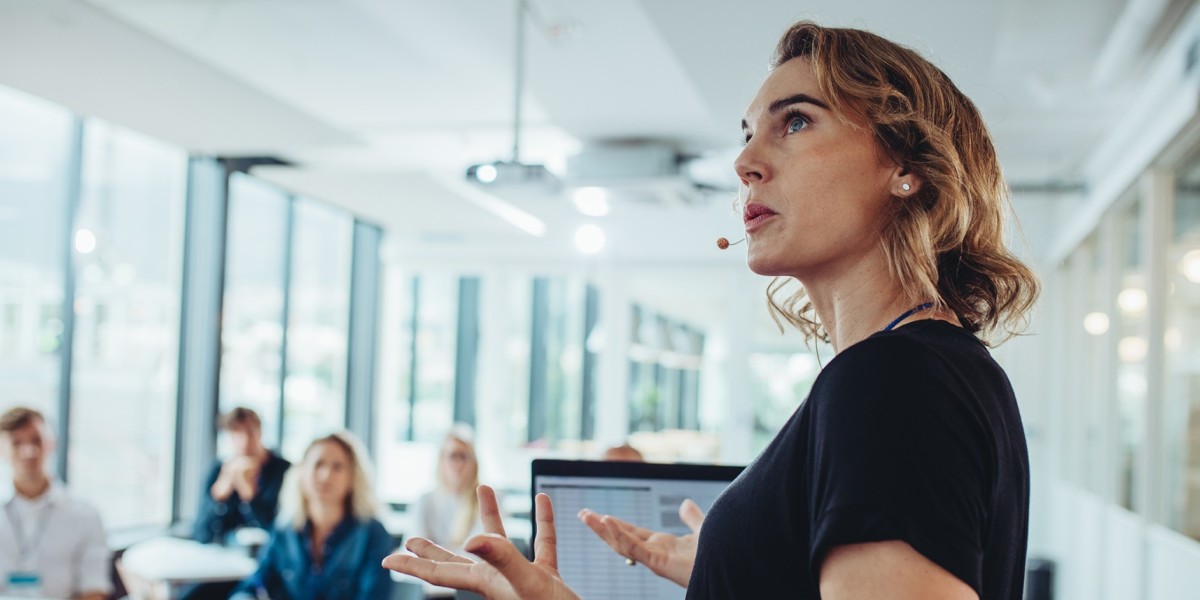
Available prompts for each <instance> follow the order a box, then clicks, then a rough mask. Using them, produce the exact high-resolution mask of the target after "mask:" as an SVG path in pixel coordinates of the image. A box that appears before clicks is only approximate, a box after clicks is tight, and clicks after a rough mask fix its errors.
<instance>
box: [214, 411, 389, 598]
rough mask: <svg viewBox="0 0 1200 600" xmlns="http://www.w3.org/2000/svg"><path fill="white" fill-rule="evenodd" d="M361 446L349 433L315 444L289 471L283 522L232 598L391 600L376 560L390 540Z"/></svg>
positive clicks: (386, 551)
mask: <svg viewBox="0 0 1200 600" xmlns="http://www.w3.org/2000/svg"><path fill="white" fill-rule="evenodd" d="M367 460H368V459H367V455H366V453H365V452H364V451H363V450H362V449H361V444H359V443H358V440H357V439H356V438H355V437H353V436H352V435H351V434H350V433H347V432H342V433H334V434H330V435H328V436H325V437H323V438H320V439H318V440H316V441H314V442H313V443H312V444H310V445H309V446H308V449H307V450H306V451H305V452H304V460H303V462H301V463H300V464H299V465H297V466H295V467H292V470H291V471H289V472H288V474H287V476H286V478H285V481H284V485H283V492H284V494H286V496H285V497H284V506H283V509H282V510H281V517H280V518H281V522H280V523H279V525H278V526H277V527H276V529H275V531H274V532H273V533H272V535H271V541H270V542H268V544H267V546H266V548H265V549H264V550H263V553H262V558H261V560H260V563H259V566H258V571H257V572H255V573H254V575H252V576H251V577H250V578H249V579H247V580H246V581H243V582H242V583H241V584H240V585H239V586H238V588H237V590H236V591H235V592H234V594H233V595H232V596H231V598H233V599H236V600H255V599H257V598H262V597H264V596H263V595H264V594H265V597H268V598H271V599H272V600H316V599H321V600H390V598H391V585H392V581H391V577H390V576H389V574H388V572H387V571H385V570H383V569H380V568H379V562H378V561H379V560H381V559H382V558H383V557H385V556H387V555H388V553H389V552H391V551H392V549H393V545H392V538H391V536H390V535H389V534H388V532H387V530H385V529H384V528H383V525H382V524H381V523H380V522H379V521H377V520H376V519H375V513H376V505H375V494H374V492H373V490H372V488H371V479H370V468H369V467H368V466H367Z"/></svg>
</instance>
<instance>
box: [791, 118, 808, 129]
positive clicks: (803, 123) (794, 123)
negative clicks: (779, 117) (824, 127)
mask: <svg viewBox="0 0 1200 600" xmlns="http://www.w3.org/2000/svg"><path fill="white" fill-rule="evenodd" d="M805 127H808V119H805V118H804V117H793V118H792V120H790V121H788V126H787V131H788V133H796V132H797V131H800V130H801V129H804V128H805Z"/></svg>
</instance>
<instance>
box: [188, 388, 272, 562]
mask: <svg viewBox="0 0 1200 600" xmlns="http://www.w3.org/2000/svg"><path fill="white" fill-rule="evenodd" d="M221 429H222V430H224V431H225V434H226V435H227V436H228V438H229V442H230V445H231V446H232V449H233V456H231V457H230V458H229V459H228V460H226V461H225V462H224V463H220V462H218V463H217V464H216V465H214V466H213V468H212V471H210V472H209V475H208V477H207V479H205V483H204V487H203V488H202V492H201V496H200V507H199V509H198V510H197V514H196V525H195V527H194V528H193V532H192V537H193V538H194V539H195V540H196V541H198V542H204V543H209V542H217V543H225V541H226V539H225V538H226V537H227V536H228V535H230V534H232V533H233V532H234V531H235V530H237V529H238V528H240V527H260V528H262V529H270V528H271V526H272V525H273V524H274V522H275V515H276V514H277V513H278V502H279V488H280V486H281V485H283V475H284V473H286V472H287V470H288V467H290V466H291V463H289V462H288V461H286V460H284V459H283V458H282V457H280V456H279V455H278V454H275V453H273V452H271V451H270V450H267V449H266V448H264V447H263V444H262V421H261V420H259V418H258V415H257V414H256V413H255V412H254V411H252V410H250V409H248V408H235V409H233V410H231V411H229V413H228V414H226V415H224V416H222V417H221Z"/></svg>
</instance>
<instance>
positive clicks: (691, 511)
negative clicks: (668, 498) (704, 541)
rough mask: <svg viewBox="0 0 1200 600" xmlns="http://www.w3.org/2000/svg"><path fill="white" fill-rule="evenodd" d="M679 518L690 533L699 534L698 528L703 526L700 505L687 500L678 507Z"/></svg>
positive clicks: (689, 499) (702, 512)
mask: <svg viewBox="0 0 1200 600" xmlns="http://www.w3.org/2000/svg"><path fill="white" fill-rule="evenodd" d="M679 518H680V519H683V522H684V523H686V524H687V526H688V528H689V529H691V530H692V533H700V526H701V525H703V524H704V511H702V510H700V505H698V504H696V503H695V502H692V499H691V498H688V499H686V500H684V501H683V503H682V504H680V505H679Z"/></svg>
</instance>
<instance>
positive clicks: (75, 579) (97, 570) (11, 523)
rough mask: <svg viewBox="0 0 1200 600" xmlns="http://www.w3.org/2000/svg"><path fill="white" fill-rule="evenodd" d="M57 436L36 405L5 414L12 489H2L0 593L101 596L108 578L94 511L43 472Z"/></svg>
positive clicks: (0, 432) (0, 424) (1, 426)
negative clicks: (3, 513)
mask: <svg viewBox="0 0 1200 600" xmlns="http://www.w3.org/2000/svg"><path fill="white" fill-rule="evenodd" d="M53 451H54V437H53V436H52V435H51V433H50V429H49V428H48V427H47V426H46V419H45V417H43V416H42V414H41V413H39V412H38V411H36V410H33V409H30V408H23V407H16V408H12V409H9V410H8V411H7V412H5V413H4V414H3V415H0V453H2V454H3V455H4V458H5V459H7V460H8V463H9V465H11V466H12V475H13V478H12V487H11V488H9V489H3V488H4V487H5V486H0V505H3V507H4V512H5V515H4V516H5V517H6V518H4V519H0V596H22V597H24V596H29V597H36V598H84V599H86V600H103V599H104V598H106V597H107V595H108V593H109V591H110V590H111V588H112V584H111V582H110V580H109V551H108V540H107V538H106V537H105V535H104V526H103V525H101V523H100V515H99V513H97V512H96V509H94V508H92V507H91V506H89V505H87V504H85V503H83V502H81V501H79V500H76V499H74V498H72V497H70V496H69V495H67V491H66V490H65V489H64V488H63V485H62V483H60V482H58V481H55V480H53V479H51V478H50V476H49V475H47V474H46V465H45V463H46V458H47V457H48V456H50V455H51V454H52V453H53Z"/></svg>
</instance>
